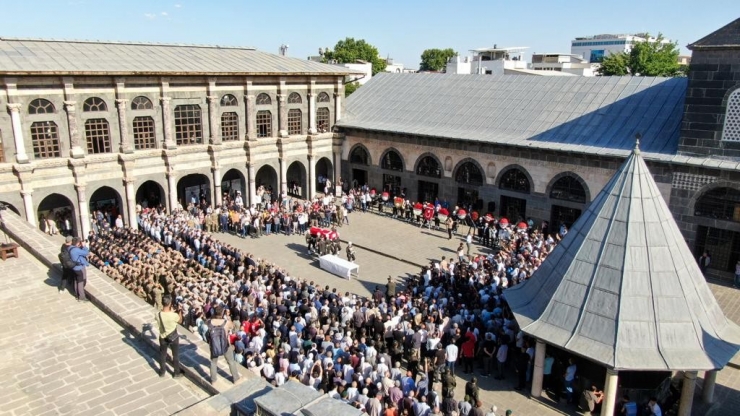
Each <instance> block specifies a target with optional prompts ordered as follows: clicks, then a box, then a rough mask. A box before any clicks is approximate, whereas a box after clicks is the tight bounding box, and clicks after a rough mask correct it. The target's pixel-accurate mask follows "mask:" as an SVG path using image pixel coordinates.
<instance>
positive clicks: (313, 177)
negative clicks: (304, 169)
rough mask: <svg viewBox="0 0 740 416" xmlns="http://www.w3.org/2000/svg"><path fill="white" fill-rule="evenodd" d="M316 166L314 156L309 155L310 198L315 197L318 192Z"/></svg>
mask: <svg viewBox="0 0 740 416" xmlns="http://www.w3.org/2000/svg"><path fill="white" fill-rule="evenodd" d="M315 171H316V166H315V165H314V157H313V156H311V155H308V198H307V199H309V200H311V199H313V196H314V195H315V194H316V172H315Z"/></svg>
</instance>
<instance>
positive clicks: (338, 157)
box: [334, 150, 342, 196]
mask: <svg viewBox="0 0 740 416" xmlns="http://www.w3.org/2000/svg"><path fill="white" fill-rule="evenodd" d="M341 176H342V151H341V150H335V151H334V195H337V196H341V195H342V185H340V184H339V178H340V177H341Z"/></svg>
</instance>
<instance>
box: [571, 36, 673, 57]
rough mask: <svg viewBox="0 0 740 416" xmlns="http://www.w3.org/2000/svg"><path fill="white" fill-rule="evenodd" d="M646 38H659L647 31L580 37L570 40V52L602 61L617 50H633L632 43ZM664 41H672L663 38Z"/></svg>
mask: <svg viewBox="0 0 740 416" xmlns="http://www.w3.org/2000/svg"><path fill="white" fill-rule="evenodd" d="M646 40H647V41H648V42H655V41H656V40H657V39H656V38H654V37H648V35H647V34H645V33H638V34H633V35H609V34H603V35H596V36H588V37H579V38H575V39H574V40H572V41H571V42H570V53H571V54H572V55H578V56H580V57H582V58H583V59H586V60H588V62H590V63H592V64H594V63H600V62H601V61H602V60H604V57H605V56H607V55H609V54H612V53H616V52H629V51H631V50H632V45H634V44H635V43H637V42H644V41H646ZM662 43H671V41H670V40H669V39H663V40H662Z"/></svg>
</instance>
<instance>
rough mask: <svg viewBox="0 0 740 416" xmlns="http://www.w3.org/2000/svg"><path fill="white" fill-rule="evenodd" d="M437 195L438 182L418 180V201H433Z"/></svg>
mask: <svg viewBox="0 0 740 416" xmlns="http://www.w3.org/2000/svg"><path fill="white" fill-rule="evenodd" d="M438 195H439V184H438V183H435V182H427V181H419V198H418V199H417V200H418V201H419V202H430V203H433V202H434V201H435V200H436V199H437V196H438Z"/></svg>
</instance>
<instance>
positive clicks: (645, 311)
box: [504, 152, 740, 370]
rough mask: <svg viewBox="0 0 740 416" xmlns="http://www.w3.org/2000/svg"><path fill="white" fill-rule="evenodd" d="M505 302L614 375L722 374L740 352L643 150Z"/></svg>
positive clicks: (532, 326)
mask: <svg viewBox="0 0 740 416" xmlns="http://www.w3.org/2000/svg"><path fill="white" fill-rule="evenodd" d="M504 295H505V297H506V299H507V301H508V302H509V305H510V306H511V309H512V311H513V312H514V316H515V317H516V320H517V322H518V323H519V325H520V326H521V328H522V329H523V331H524V332H525V333H527V334H530V335H532V336H534V337H537V338H539V339H542V340H544V341H546V342H547V343H549V344H551V345H555V346H557V347H560V348H563V349H566V350H569V351H571V352H573V353H575V354H578V355H580V356H582V357H585V358H588V359H590V360H593V361H595V362H598V363H601V364H603V365H605V366H607V367H610V368H616V369H619V370H710V369H719V368H722V367H723V366H724V365H725V364H727V362H728V361H729V360H730V359H731V358H732V356H733V355H734V354H735V353H736V352H737V351H738V349H740V328H738V326H737V325H735V324H734V323H733V322H731V321H729V320H728V319H727V318H725V316H724V314H723V313H722V310H721V309H720V307H719V305H718V304H717V301H716V300H715V298H714V296H713V295H712V292H711V291H710V289H709V287H708V286H707V283H706V281H705V279H704V277H703V276H702V273H701V271H700V270H699V266H698V264H697V261H696V259H695V258H694V255H693V254H692V253H691V250H690V249H689V247H688V246H687V244H686V242H685V241H684V239H683V236H682V235H681V232H680V231H679V229H678V226H677V225H676V222H675V221H674V219H673V216H672V215H671V212H670V210H669V209H668V206H667V205H666V203H665V201H664V200H663V197H662V196H661V194H660V191H659V190H658V187H657V186H656V184H655V181H654V180H653V177H652V175H651V174H650V172H649V171H648V168H647V166H646V165H645V162H644V160H643V159H642V157H641V156H640V155H639V152H635V153H633V154H632V155H631V156H630V157H629V158H628V159H627V160H626V161H625V162H624V164H623V165H622V167H621V168H620V169H619V171H618V172H617V173H616V174H615V175H614V177H613V178H612V179H611V180H610V181H609V183H608V184H607V185H606V186H605V187H604V189H603V190H602V191H601V193H599V195H598V196H597V197H596V198H595V199H594V201H593V202H592V203H591V204H590V205H589V207H588V209H587V210H586V212H584V213H583V215H581V217H580V218H579V219H578V221H576V222H575V224H573V227H572V228H571V229H570V231H569V232H568V234H567V235H566V237H565V238H564V239H563V241H562V242H561V243H560V244H559V245H558V246H557V247H556V249H555V250H554V251H553V252H552V253H551V254H550V255H549V256H548V257H547V259H546V260H545V261H544V262H543V263H542V265H541V266H540V268H539V269H538V270H537V271H536V272H535V273H533V275H532V277H531V278H530V279H529V280H528V281H526V282H525V283H523V284H521V285H517V286H514V287H512V288H510V289H507V290H506V291H505V293H504Z"/></svg>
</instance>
